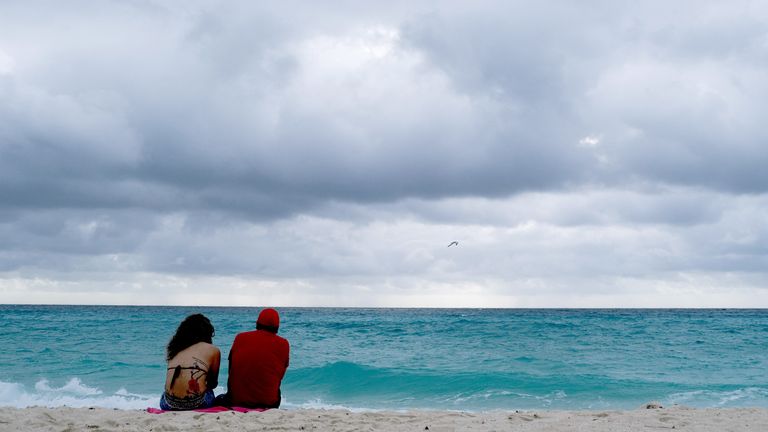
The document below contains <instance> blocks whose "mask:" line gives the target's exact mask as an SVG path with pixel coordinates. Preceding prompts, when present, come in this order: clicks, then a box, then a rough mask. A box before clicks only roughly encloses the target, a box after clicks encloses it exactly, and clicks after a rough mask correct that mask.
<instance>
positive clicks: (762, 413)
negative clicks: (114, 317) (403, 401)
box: [0, 405, 768, 432]
mask: <svg viewBox="0 0 768 432" xmlns="http://www.w3.org/2000/svg"><path fill="white" fill-rule="evenodd" d="M0 429H2V430H9V431H10V430H14V431H17V432H25V431H62V430H91V431H106V430H109V431H148V430H156V431H158V430H161V431H182V430H186V431H201V432H202V431H229V430H245V429H247V430H265V431H273V430H274V431H276V430H299V431H301V430H306V431H308V430H317V431H356V430H375V431H392V432H403V431H430V432H435V431H453V430H463V431H492V430H514V431H545V430H546V431H554V432H563V431H571V430H590V431H618V432H621V431H640V430H643V431H647V430H649V429H651V430H653V429H669V430H692V431H701V432H710V431H711V432H716V431H746V432H749V431H755V432H757V431H766V430H768V408H688V407H685V406H679V405H675V406H672V407H670V408H654V409H645V408H638V409H634V410H590V411H580V410H579V411H565V410H551V411H549V410H526V411H522V410H517V411H515V410H509V411H487V412H462V411H420V410H419V411H415V410H414V411H376V412H353V411H348V410H340V409H303V408H302V409H291V410H284V409H283V410H281V409H275V410H269V411H265V412H250V413H236V412H232V411H227V412H221V413H199V412H194V411H186V412H169V413H164V414H151V413H148V412H146V411H145V410H121V409H109V408H69V407H61V408H45V407H30V408H0Z"/></svg>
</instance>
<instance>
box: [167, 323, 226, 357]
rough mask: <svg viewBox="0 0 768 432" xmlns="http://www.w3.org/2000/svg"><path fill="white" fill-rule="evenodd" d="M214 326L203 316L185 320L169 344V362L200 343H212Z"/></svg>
mask: <svg viewBox="0 0 768 432" xmlns="http://www.w3.org/2000/svg"><path fill="white" fill-rule="evenodd" d="M213 334H214V330H213V324H211V321H210V320H209V319H208V318H206V317H205V315H203V314H194V315H190V316H188V317H186V318H184V321H182V322H181V324H179V328H177V329H176V334H174V335H173V337H172V338H171V340H170V342H168V348H167V349H166V351H167V356H166V357H168V358H167V360H168V361H171V359H172V358H174V357H176V354H178V353H180V352H181V351H184V350H185V349H187V348H189V347H191V346H192V345H194V344H196V343H198V342H207V343H211V341H212V340H213Z"/></svg>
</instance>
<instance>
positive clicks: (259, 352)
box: [227, 330, 290, 407]
mask: <svg viewBox="0 0 768 432" xmlns="http://www.w3.org/2000/svg"><path fill="white" fill-rule="evenodd" d="M289 351H290V347H289V345H288V341H287V340H285V339H284V338H282V337H280V336H278V335H277V334H275V333H272V332H270V331H267V330H255V331H249V332H244V333H240V334H238V335H237V336H236V337H235V341H234V342H233V343H232V349H231V350H230V352H229V381H228V384H227V387H228V388H227V393H228V395H229V398H230V403H231V404H232V405H233V406H244V407H277V406H279V405H280V382H281V381H282V379H283V376H284V375H285V370H286V369H287V368H288V357H289Z"/></svg>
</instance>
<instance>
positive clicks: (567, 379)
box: [283, 362, 768, 411]
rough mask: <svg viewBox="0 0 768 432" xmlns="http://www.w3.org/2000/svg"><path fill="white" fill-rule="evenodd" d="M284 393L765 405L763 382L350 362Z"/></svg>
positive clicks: (345, 400)
mask: <svg viewBox="0 0 768 432" xmlns="http://www.w3.org/2000/svg"><path fill="white" fill-rule="evenodd" d="M283 394H285V395H286V396H289V397H290V399H291V401H292V402H293V403H294V404H296V405H297V406H306V404H307V403H310V402H312V403H316V404H324V405H343V406H345V407H349V406H350V405H352V406H354V407H360V408H365V407H376V408H382V409H421V408H423V409H448V410H469V411H473V410H488V409H607V408H615V409H633V408H636V407H638V406H640V405H641V404H643V403H645V402H648V401H651V400H660V401H663V402H664V403H665V404H667V405H671V404H681V405H689V406H693V407H702V408H703V407H722V406H728V407H736V406H768V388H766V387H756V386H738V385H733V386H725V385H714V384H713V385H687V384H680V383H674V382H659V381H644V380H640V379H622V378H615V377H610V376H606V375H600V374H572V373H560V374H550V375H546V374H532V373H525V372H517V371H515V372H508V371H497V372H487V371H483V372H466V371H446V370H434V369H429V370H427V369H397V368H377V367H373V366H366V365H361V364H356V363H351V362H334V363H328V364H325V365H323V366H318V367H311V368H299V369H293V370H291V373H290V374H288V375H286V379H285V381H284V386H283ZM301 401H304V402H301ZM303 404H304V405H303ZM310 405H311V403H310Z"/></svg>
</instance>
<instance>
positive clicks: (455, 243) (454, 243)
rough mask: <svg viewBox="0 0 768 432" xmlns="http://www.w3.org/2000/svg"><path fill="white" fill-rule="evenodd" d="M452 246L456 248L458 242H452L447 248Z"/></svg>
mask: <svg viewBox="0 0 768 432" xmlns="http://www.w3.org/2000/svg"><path fill="white" fill-rule="evenodd" d="M453 245H456V246H458V245H459V242H457V241H452V242H451V243H450V244H449V245H448V247H451V246H453Z"/></svg>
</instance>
